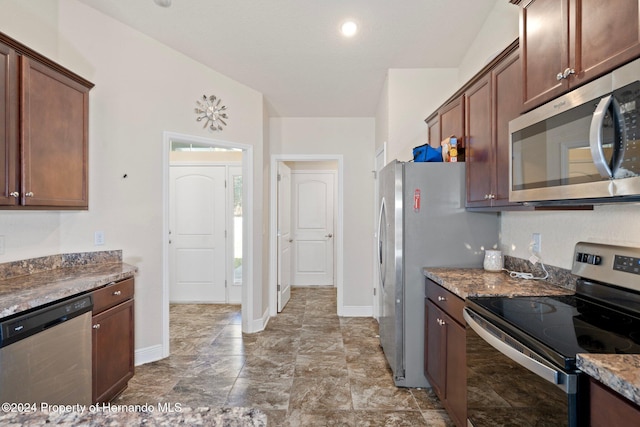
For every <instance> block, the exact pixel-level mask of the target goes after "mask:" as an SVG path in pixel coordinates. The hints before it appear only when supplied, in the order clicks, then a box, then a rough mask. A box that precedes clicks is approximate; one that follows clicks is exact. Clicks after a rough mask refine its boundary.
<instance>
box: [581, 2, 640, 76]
mask: <svg viewBox="0 0 640 427" xmlns="http://www.w3.org/2000/svg"><path fill="white" fill-rule="evenodd" d="M570 13H571V17H570V22H571V28H570V31H569V37H570V42H569V46H570V48H571V50H570V53H571V54H570V63H571V64H573V67H574V68H575V71H576V74H575V75H574V76H572V77H571V79H569V82H570V84H571V85H576V84H581V83H583V82H586V81H588V80H591V79H593V78H595V77H597V76H599V75H601V74H604V73H606V72H608V71H610V70H613V69H614V68H616V67H618V66H619V65H622V64H624V63H625V62H628V61H630V60H632V59H634V58H636V57H638V56H639V55H640V20H639V19H638V17H639V10H638V1H635V0H607V1H602V0H571V8H570Z"/></svg>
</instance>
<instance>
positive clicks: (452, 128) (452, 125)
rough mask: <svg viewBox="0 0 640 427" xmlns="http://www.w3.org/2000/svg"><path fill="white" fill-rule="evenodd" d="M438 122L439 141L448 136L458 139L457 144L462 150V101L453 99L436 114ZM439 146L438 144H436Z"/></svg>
mask: <svg viewBox="0 0 640 427" xmlns="http://www.w3.org/2000/svg"><path fill="white" fill-rule="evenodd" d="M438 116H439V120H440V141H442V140H443V139H444V138H448V137H450V136H452V135H453V136H455V137H456V138H458V143H459V144H460V146H461V147H462V148H464V145H463V144H464V99H463V97H462V96H461V97H459V98H457V99H454V100H453V101H451V102H450V103H448V104H447V105H445V106H444V107H442V109H441V110H440V112H439V113H438ZM438 145H440V144H438Z"/></svg>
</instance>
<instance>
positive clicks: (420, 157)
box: [413, 144, 442, 162]
mask: <svg viewBox="0 0 640 427" xmlns="http://www.w3.org/2000/svg"><path fill="white" fill-rule="evenodd" d="M413 161H414V162H441V161H442V147H438V148H433V147H432V146H430V145H429V144H424V145H420V146H419V147H414V149H413Z"/></svg>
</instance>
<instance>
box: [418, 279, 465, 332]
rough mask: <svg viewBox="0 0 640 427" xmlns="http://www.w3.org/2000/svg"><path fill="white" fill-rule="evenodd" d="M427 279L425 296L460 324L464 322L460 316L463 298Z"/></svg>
mask: <svg viewBox="0 0 640 427" xmlns="http://www.w3.org/2000/svg"><path fill="white" fill-rule="evenodd" d="M426 281H427V298H429V299H430V300H431V301H433V303H434V304H435V305H436V306H438V307H439V308H440V309H442V310H444V311H445V312H446V313H447V314H448V315H449V316H451V317H452V318H453V320H455V321H456V322H458V323H460V324H461V325H464V324H465V321H464V318H463V317H462V309H463V308H464V300H463V299H462V298H460V297H458V296H457V295H455V294H453V293H452V292H449V291H448V290H446V289H445V288H443V287H442V286H440V285H438V284H437V283H436V282H434V281H432V280H430V279H426Z"/></svg>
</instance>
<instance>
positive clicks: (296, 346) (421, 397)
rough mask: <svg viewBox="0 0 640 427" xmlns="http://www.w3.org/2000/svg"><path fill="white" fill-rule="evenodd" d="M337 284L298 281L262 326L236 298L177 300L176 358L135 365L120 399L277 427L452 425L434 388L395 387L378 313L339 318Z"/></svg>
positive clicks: (174, 322)
mask: <svg viewBox="0 0 640 427" xmlns="http://www.w3.org/2000/svg"><path fill="white" fill-rule="evenodd" d="M335 313H336V290H335V288H333V287H320V288H317V287H314V288H293V289H292V294H291V300H290V302H289V304H288V305H287V306H286V307H285V309H284V311H283V312H282V313H280V314H279V315H278V316H277V317H275V318H272V319H271V320H270V321H269V323H268V325H267V328H266V330H265V331H263V332H259V333H256V334H242V332H241V322H240V306H238V305H193V304H180V305H172V306H171V309H170V314H171V328H170V331H171V356H170V357H169V358H167V359H163V360H160V361H158V362H153V363H149V364H147V365H142V366H139V367H137V368H136V374H135V376H134V378H133V379H132V380H131V381H130V382H129V388H128V389H127V390H125V392H124V393H123V394H122V395H121V396H120V397H119V398H117V399H116V401H115V403H117V404H143V403H151V404H155V403H158V402H168V403H180V404H181V405H182V406H191V407H196V406H207V407H251V408H258V409H260V410H262V411H263V412H265V413H266V414H267V415H268V420H269V425H270V426H328V425H331V426H338V425H339V426H420V425H425V426H427V425H428V426H449V425H452V424H451V422H450V421H449V418H448V416H447V414H446V412H445V411H444V409H443V408H442V406H441V405H440V403H439V401H438V399H437V397H435V394H433V393H432V392H431V390H422V389H403V388H397V387H395V386H394V384H393V380H392V378H391V371H390V370H389V368H388V367H387V363H386V360H385V358H384V355H383V353H382V350H381V348H380V346H379V340H378V338H377V322H376V321H375V320H374V319H372V318H346V317H344V318H340V317H338V316H337V315H336V314H335Z"/></svg>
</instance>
